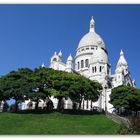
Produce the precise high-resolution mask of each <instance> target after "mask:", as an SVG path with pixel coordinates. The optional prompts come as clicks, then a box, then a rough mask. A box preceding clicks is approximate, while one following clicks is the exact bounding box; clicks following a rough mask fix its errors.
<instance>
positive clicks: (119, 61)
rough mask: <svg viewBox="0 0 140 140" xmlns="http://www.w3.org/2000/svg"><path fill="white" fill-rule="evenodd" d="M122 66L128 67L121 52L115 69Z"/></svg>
mask: <svg viewBox="0 0 140 140" xmlns="http://www.w3.org/2000/svg"><path fill="white" fill-rule="evenodd" d="M122 65H123V66H128V64H127V61H126V59H125V57H124V53H123V51H122V50H121V52H120V58H119V60H118V63H117V67H119V66H122Z"/></svg>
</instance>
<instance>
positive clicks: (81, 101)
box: [78, 97, 83, 110]
mask: <svg viewBox="0 0 140 140" xmlns="http://www.w3.org/2000/svg"><path fill="white" fill-rule="evenodd" d="M82 101H83V98H82V97H81V99H80V102H79V107H78V109H79V110H80V109H81V104H82Z"/></svg>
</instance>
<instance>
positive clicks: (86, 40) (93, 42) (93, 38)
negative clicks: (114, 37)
mask: <svg viewBox="0 0 140 140" xmlns="http://www.w3.org/2000/svg"><path fill="white" fill-rule="evenodd" d="M94 28H95V22H94V20H93V17H92V19H91V21H90V30H89V32H88V33H87V34H85V35H84V36H83V37H82V39H81V40H80V42H79V45H78V49H79V48H82V47H85V46H99V47H101V48H104V49H105V45H104V42H103V40H102V38H101V37H100V36H99V35H98V34H97V33H96V32H95V30H94Z"/></svg>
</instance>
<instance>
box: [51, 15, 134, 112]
mask: <svg viewBox="0 0 140 140" xmlns="http://www.w3.org/2000/svg"><path fill="white" fill-rule="evenodd" d="M49 67H50V68H53V69H55V70H62V71H66V72H70V73H78V74H80V75H83V76H85V77H87V78H89V79H91V80H97V81H98V82H99V83H101V84H102V87H103V90H102V94H101V96H100V98H99V100H98V101H97V102H95V103H94V102H91V101H87V100H85V101H83V102H82V105H81V106H82V109H85V110H90V109H91V108H92V107H93V106H97V107H100V108H102V109H104V110H105V111H109V112H112V110H113V106H112V105H111V104H110V103H109V100H110V99H109V95H110V94H111V89H112V88H114V87H117V86H119V85H128V86H133V87H134V86H135V82H134V81H132V79H131V77H130V72H129V70H128V64H127V61H126V59H125V57H124V53H123V51H122V50H121V52H120V58H119V60H118V62H117V65H116V70H115V74H111V65H110V63H109V59H108V51H107V49H106V47H105V43H104V41H103V39H102V38H101V37H100V35H98V34H97V33H96V31H95V21H94V19H93V17H92V18H91V21H90V26H89V32H88V33H86V34H85V35H84V36H83V37H82V38H81V40H80V42H79V44H78V47H77V49H76V56H75V58H74V59H73V58H72V56H71V55H70V56H69V57H68V58H67V62H66V64H64V63H63V62H62V52H61V51H60V52H59V53H58V54H57V53H56V52H55V53H54V54H53V56H52V57H51V62H50V66H49ZM52 101H53V102H54V106H55V108H56V105H57V99H55V98H53V97H52ZM70 108H72V102H71V101H70V99H68V100H65V109H70Z"/></svg>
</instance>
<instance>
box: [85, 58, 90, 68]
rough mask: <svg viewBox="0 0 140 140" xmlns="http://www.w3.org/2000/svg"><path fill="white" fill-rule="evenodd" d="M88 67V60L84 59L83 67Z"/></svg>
mask: <svg viewBox="0 0 140 140" xmlns="http://www.w3.org/2000/svg"><path fill="white" fill-rule="evenodd" d="M88 65H89V60H88V59H86V60H85V67H88Z"/></svg>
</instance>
